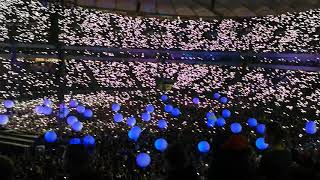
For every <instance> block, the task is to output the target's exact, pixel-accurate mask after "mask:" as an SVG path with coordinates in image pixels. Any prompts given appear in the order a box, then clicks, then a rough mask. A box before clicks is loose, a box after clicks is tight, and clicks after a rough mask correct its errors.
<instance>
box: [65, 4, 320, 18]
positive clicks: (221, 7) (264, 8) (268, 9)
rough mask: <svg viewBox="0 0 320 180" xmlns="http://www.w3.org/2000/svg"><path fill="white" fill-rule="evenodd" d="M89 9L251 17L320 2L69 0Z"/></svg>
mask: <svg viewBox="0 0 320 180" xmlns="http://www.w3.org/2000/svg"><path fill="white" fill-rule="evenodd" d="M69 1H73V3H75V4H77V5H80V6H84V7H89V8H99V9H106V10H110V11H116V12H122V13H127V14H133V13H134V14H137V15H152V16H158V15H160V16H188V17H216V16H217V17H221V16H222V17H250V16H265V15H270V14H273V15H275V14H281V13H285V12H300V11H305V10H309V9H315V8H320V0H69Z"/></svg>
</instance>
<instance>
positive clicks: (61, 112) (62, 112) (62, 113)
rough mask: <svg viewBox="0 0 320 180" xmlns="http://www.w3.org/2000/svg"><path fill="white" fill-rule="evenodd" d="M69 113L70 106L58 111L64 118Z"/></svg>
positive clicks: (60, 116)
mask: <svg viewBox="0 0 320 180" xmlns="http://www.w3.org/2000/svg"><path fill="white" fill-rule="evenodd" d="M69 113H70V111H69V109H68V108H61V109H60V110H59V112H58V116H59V118H61V119H63V118H66V117H67V116H68V114H69Z"/></svg>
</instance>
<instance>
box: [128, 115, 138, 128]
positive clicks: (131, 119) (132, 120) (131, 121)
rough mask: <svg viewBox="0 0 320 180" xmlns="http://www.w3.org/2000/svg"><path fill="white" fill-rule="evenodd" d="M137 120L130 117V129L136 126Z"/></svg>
mask: <svg viewBox="0 0 320 180" xmlns="http://www.w3.org/2000/svg"><path fill="white" fill-rule="evenodd" d="M136 122H137V121H136V118H134V117H133V116H131V117H128V119H127V125H128V126H130V127H133V126H134V125H135V124H136Z"/></svg>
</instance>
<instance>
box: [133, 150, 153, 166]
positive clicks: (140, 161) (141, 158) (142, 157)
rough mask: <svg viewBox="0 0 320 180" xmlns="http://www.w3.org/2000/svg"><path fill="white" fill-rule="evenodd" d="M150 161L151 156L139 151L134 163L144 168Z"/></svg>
mask: <svg viewBox="0 0 320 180" xmlns="http://www.w3.org/2000/svg"><path fill="white" fill-rule="evenodd" d="M150 162H151V158H150V156H149V155H148V154H146V153H140V154H138V155H137V157H136V163H137V165H138V166H139V167H141V168H145V167H147V166H149V164H150Z"/></svg>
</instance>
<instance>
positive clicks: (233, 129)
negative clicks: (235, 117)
mask: <svg viewBox="0 0 320 180" xmlns="http://www.w3.org/2000/svg"><path fill="white" fill-rule="evenodd" d="M230 129H231V132H233V133H234V134H238V133H240V132H241V131H242V126H241V124H239V123H232V124H231V126H230Z"/></svg>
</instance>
